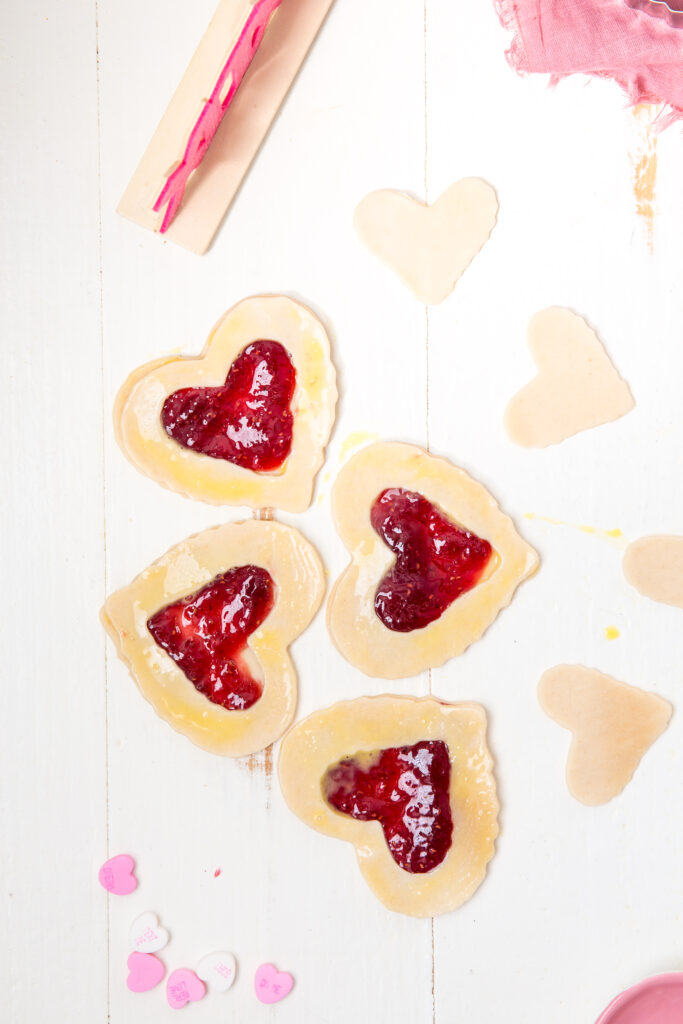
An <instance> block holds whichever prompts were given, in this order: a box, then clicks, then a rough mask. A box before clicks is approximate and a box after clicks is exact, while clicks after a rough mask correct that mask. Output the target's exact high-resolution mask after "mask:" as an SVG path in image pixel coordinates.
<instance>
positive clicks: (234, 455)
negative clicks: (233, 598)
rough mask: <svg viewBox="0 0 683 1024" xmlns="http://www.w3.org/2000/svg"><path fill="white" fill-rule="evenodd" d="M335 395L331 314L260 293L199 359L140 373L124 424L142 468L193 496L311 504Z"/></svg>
mask: <svg viewBox="0 0 683 1024" xmlns="http://www.w3.org/2000/svg"><path fill="white" fill-rule="evenodd" d="M278 368H280V370H281V372H282V373H283V374H284V375H285V376H286V379H284V378H283V379H282V380H280V379H279V377H278V376H277V372H278ZM292 389H293V390H292ZM336 401H337V386H336V375H335V370H334V366H333V364H332V361H331V358H330V343H329V339H328V337H327V334H326V332H325V329H324V327H323V325H322V324H321V322H320V321H319V320H318V318H317V317H316V316H314V314H313V313H312V312H311V311H310V310H309V309H307V308H306V307H305V306H302V305H301V304H300V303H298V302H294V301H293V300H292V299H289V298H287V297H286V296H284V295H262V296H255V297H253V298H250V299H244V300H243V301H242V302H240V303H238V304H237V305H236V306H234V307H233V308H232V309H231V310H230V311H229V312H228V313H226V314H225V316H224V317H223V319H222V320H221V321H220V322H219V323H218V324H217V326H216V327H215V328H214V329H213V331H212V332H211V334H210V335H209V339H208V341H207V343H206V347H205V348H204V351H203V352H202V354H201V355H200V356H198V357H197V358H189V357H187V356H171V357H168V358H165V359H158V360H156V361H155V362H152V363H147V364H146V365H145V366H141V367H140V368H139V369H137V370H135V371H134V372H133V373H132V374H131V375H130V377H129V378H128V380H127V381H126V382H125V384H124V385H123V387H122V388H121V390H120V391H119V393H118V395H117V397H116V402H115V405H114V432H115V436H116V440H117V441H118V444H119V446H120V448H121V450H122V451H123V453H124V455H125V456H126V457H127V458H128V459H129V460H130V461H131V462H132V463H133V465H134V466H136V467H137V469H139V470H140V471H141V472H142V473H145V475H146V476H149V477H151V478H152V479H153V480H156V481H157V483H160V484H162V485H163V486H164V487H168V488H170V490H173V491H179V492H180V493H181V494H184V495H185V496H186V497H189V498H198V499H199V500H200V501H206V502H208V503H209V504H212V505H248V506H249V507H251V508H266V507H268V506H272V507H274V508H281V509H284V510H285V511H287V512H303V511H304V509H306V508H307V507H308V506H309V505H310V502H311V495H312V492H313V481H314V479H315V476H316V473H317V472H318V470H319V469H320V467H321V465H322V463H323V459H324V453H325V445H326V444H327V440H328V438H329V436H330V431H331V429H332V424H333V422H334V410H335V405H336ZM283 435H286V436H284V442H283ZM200 448H201V450H199V449H200ZM226 450H227V452H229V454H228V453H226ZM255 450H256V453H257V455H258V457H257V458H254V457H253V456H254V452H255ZM262 456H263V457H262ZM283 459H284V461H282V460H283ZM231 460H232V461H231ZM259 465H260V466H261V467H266V468H258V467H259ZM254 466H256V468H253V467H254ZM273 467H274V468H273Z"/></svg>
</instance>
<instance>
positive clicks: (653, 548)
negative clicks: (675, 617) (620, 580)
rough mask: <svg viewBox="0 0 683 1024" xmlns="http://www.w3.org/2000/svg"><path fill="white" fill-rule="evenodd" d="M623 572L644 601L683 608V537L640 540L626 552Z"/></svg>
mask: <svg viewBox="0 0 683 1024" xmlns="http://www.w3.org/2000/svg"><path fill="white" fill-rule="evenodd" d="M623 569H624V576H625V577H626V579H627V580H628V582H629V583H630V584H631V586H633V587H635V588H636V590H638V591H639V592H640V593H641V594H643V595H644V596H645V597H650V598H652V600H653V601H660V602H661V603H662V604H671V605H675V606H676V607H677V608H683V537H676V536H669V535H666V534H653V535H652V536H649V537H639V538H638V540H634V541H633V543H632V544H629V546H628V547H627V549H626V551H625V552H624V561H623Z"/></svg>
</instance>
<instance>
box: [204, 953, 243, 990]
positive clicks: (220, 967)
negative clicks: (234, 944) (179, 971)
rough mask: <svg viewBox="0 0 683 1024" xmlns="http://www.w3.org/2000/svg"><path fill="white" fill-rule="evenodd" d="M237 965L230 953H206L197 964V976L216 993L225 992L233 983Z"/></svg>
mask: <svg viewBox="0 0 683 1024" xmlns="http://www.w3.org/2000/svg"><path fill="white" fill-rule="evenodd" d="M236 970H237V964H236V962H235V958H234V956H233V955H232V953H208V954H207V955H206V956H205V957H202V959H201V960H200V961H199V963H198V964H197V976H198V977H200V978H201V979H202V980H203V981H205V982H206V983H207V984H208V986H209V988H211V989H215V991H216V992H227V991H228V989H229V988H230V986H231V985H232V983H233V981H234V980H235V973H236Z"/></svg>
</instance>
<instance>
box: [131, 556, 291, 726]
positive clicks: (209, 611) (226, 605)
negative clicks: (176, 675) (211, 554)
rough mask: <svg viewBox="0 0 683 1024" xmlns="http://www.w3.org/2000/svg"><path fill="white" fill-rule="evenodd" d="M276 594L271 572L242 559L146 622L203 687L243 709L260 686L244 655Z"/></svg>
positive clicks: (216, 699) (233, 708) (230, 706)
mask: <svg viewBox="0 0 683 1024" xmlns="http://www.w3.org/2000/svg"><path fill="white" fill-rule="evenodd" d="M274 600H275V588H274V585H273V580H272V577H271V575H270V573H269V572H267V571H266V570H265V569H261V568H259V567H258V566H255V565H241V566H239V567H237V568H235V569H228V571H227V572H223V573H220V575H219V576H216V577H215V578H214V579H213V580H211V582H210V583H207V585H206V586H205V587H202V589H201V590H197V591H196V592H195V593H194V594H189V595H188V596H187V597H184V598H183V599H182V600H181V601H176V602H175V603H174V604H168V605H166V607H165V608H161V609H160V611H158V612H156V613H155V614H154V615H152V616H151V617H150V618H149V619H148V620H147V628H148V630H149V631H150V633H151V634H152V636H153V637H154V639H155V641H156V642H157V644H158V645H159V647H161V648H163V650H165V651H166V653H167V654H168V655H169V657H171V658H173V660H174V661H175V663H176V665H178V667H179V668H180V669H182V671H183V672H184V673H185V675H186V676H187V678H188V679H189V680H190V682H191V683H192V684H193V685H194V686H195V687H196V688H197V690H199V692H200V693H203V694H204V696H205V697H208V699H209V700H210V701H212V702H213V703H214V704H220V705H221V707H224V708H227V709H228V710H230V711H244V710H246V709H247V708H250V707H251V706H252V705H253V704H255V703H256V701H257V700H258V699H259V697H260V696H261V692H262V691H261V684H260V683H259V682H257V680H255V679H253V678H252V676H251V674H250V673H249V671H248V669H247V667H246V665H245V664H244V662H243V659H242V657H241V655H242V653H243V651H244V649H245V647H246V645H247V638H248V637H249V636H250V635H251V634H252V633H253V632H254V630H255V629H258V627H259V626H260V625H261V623H262V622H263V621H264V619H265V618H266V616H267V615H268V613H269V612H270V611H271V609H272V607H273V604H274Z"/></svg>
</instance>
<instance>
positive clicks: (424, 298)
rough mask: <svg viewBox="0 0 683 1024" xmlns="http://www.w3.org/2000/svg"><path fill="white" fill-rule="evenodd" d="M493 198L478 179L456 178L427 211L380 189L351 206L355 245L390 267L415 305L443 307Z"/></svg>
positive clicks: (489, 217)
mask: <svg viewBox="0 0 683 1024" xmlns="http://www.w3.org/2000/svg"><path fill="white" fill-rule="evenodd" d="M497 216H498V199H497V197H496V193H495V190H494V189H493V188H492V187H491V186H490V185H489V184H488V183H487V182H485V181H482V179H481V178H462V179H461V180H460V181H456V182H455V183H454V184H453V185H450V186H449V188H447V189H446V191H445V192H444V193H443V194H442V195H441V196H439V198H438V199H437V200H436V202H435V203H432V205H431V206H427V205H426V204H425V203H420V202H418V201H417V200H416V199H413V198H411V196H407V195H405V194H404V193H402V192H393V191H391V190H390V189H380V190H379V191H378V192H371V193H370V194H369V195H367V196H366V197H365V198H364V199H362V200H361V202H360V203H359V204H358V206H357V207H356V212H355V215H354V224H355V227H356V231H357V232H358V234H359V236H360V238H361V241H362V242H363V243H364V244H365V245H366V246H367V247H368V249H370V251H371V252H373V253H374V254H375V256H377V257H378V258H379V259H380V260H382V262H383V263H386V264H387V266H389V267H391V269H392V270H394V271H395V272H396V273H397V274H398V276H399V277H400V278H401V279H402V280H403V281H404V282H405V284H407V285H408V287H409V288H410V290H411V291H412V292H413V293H414V294H415V295H416V296H417V298H418V299H420V301H421V302H426V303H429V304H436V303H438V302H443V300H444V299H445V298H447V296H449V295H450V293H451V292H452V291H453V289H454V288H455V285H456V284H457V282H458V279H459V278H460V277H461V275H462V274H463V272H464V271H465V270H466V269H467V267H468V266H469V265H470V263H471V262H472V260H473V259H474V257H475V256H476V255H477V253H478V252H479V250H480V249H481V247H482V246H483V245H484V243H485V242H486V241H487V240H488V238H489V236H490V234H491V232H492V231H493V229H494V227H495V225H496V218H497Z"/></svg>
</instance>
